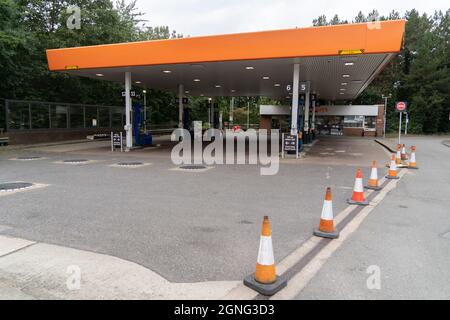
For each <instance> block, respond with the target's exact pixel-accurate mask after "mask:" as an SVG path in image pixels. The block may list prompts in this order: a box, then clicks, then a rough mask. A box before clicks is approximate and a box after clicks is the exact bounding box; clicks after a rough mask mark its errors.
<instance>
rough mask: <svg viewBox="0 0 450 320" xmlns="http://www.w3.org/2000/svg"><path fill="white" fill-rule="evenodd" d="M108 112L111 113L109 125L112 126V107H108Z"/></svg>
mask: <svg viewBox="0 0 450 320" xmlns="http://www.w3.org/2000/svg"><path fill="white" fill-rule="evenodd" d="M108 113H109V127H110V128H112V108H111V107H109V108H108Z"/></svg>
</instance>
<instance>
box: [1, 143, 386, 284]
mask: <svg viewBox="0 0 450 320" xmlns="http://www.w3.org/2000/svg"><path fill="white" fill-rule="evenodd" d="M95 145H96V144H95V143H94V144H92V143H91V144H88V149H86V150H82V148H80V146H78V145H71V146H61V147H58V146H54V147H45V148H43V149H42V150H41V151H40V149H39V148H38V149H33V150H23V151H20V150H19V151H12V152H9V153H1V154H0V159H1V160H0V166H1V171H0V181H1V182H4V181H18V180H19V181H30V182H38V183H43V184H48V185H49V186H48V187H45V188H41V189H38V190H31V191H25V192H21V193H17V194H12V195H6V196H3V197H0V203H1V205H0V234H3V235H9V236H15V237H19V238H23V239H28V240H32V241H39V242H45V243H49V244H57V245H62V246H68V247H72V248H76V249H82V250H88V251H93V252H98V253H104V254H108V255H112V256H116V257H119V258H122V259H125V260H129V261H132V262H136V263H138V264H140V265H142V266H145V267H147V268H149V269H151V270H153V271H155V272H157V273H158V274H160V275H162V276H163V277H164V278H166V279H168V280H169V281H174V282H198V281H212V280H219V281H223V280H242V279H243V277H244V276H246V275H247V274H249V273H251V272H253V271H254V266H255V263H256V256H257V251H258V244H259V236H260V231H261V222H262V217H263V216H264V215H269V216H270V218H271V222H272V229H273V236H274V248H275V257H276V260H277V261H281V259H282V258H284V257H286V256H287V255H289V254H290V253H291V252H293V251H294V250H295V249H296V248H297V247H298V246H299V245H301V244H302V243H303V242H304V241H305V240H306V239H308V238H309V237H311V234H312V230H313V229H314V228H315V227H317V225H318V222H319V219H320V212H321V207H322V204H323V197H324V192H325V188H326V187H327V186H331V187H332V188H333V196H334V208H335V210H336V212H339V211H340V210H342V209H343V208H345V207H346V206H347V204H346V199H347V198H348V197H349V196H350V195H351V188H352V186H353V183H354V177H355V172H356V168H357V167H359V166H362V168H363V169H364V172H365V174H366V175H368V173H369V166H370V161H371V160H372V159H376V160H379V161H382V160H383V159H387V155H386V154H385V152H384V150H383V149H382V148H381V147H380V146H379V145H378V144H376V143H375V142H374V141H373V140H370V139H362V138H359V139H358V138H345V137H334V138H333V137H329V138H323V139H321V140H320V141H319V142H318V143H317V144H316V145H315V146H314V147H313V148H312V150H311V152H312V155H311V159H309V160H308V157H307V158H306V159H305V160H298V161H296V160H295V159H294V162H292V161H291V160H286V161H285V162H282V163H281V167H280V171H279V173H278V174H277V175H275V176H261V175H260V172H259V167H257V166H248V165H244V166H242V165H241V166H238V165H222V166H215V167H214V168H213V169H211V170H208V171H205V172H202V173H189V172H180V171H174V170H172V169H173V168H174V165H173V164H172V163H171V161H170V157H169V155H170V153H169V152H170V149H164V150H159V149H155V150H149V151H148V152H147V151H142V152H136V153H134V152H133V153H127V154H119V153H114V154H111V153H110V152H109V150H108V148H107V147H103V148H98V149H95V148H92V146H95ZM58 150H60V152H58ZM314 150H318V151H319V150H324V152H326V153H327V155H326V157H325V156H324V157H323V159H322V158H321V157H320V156H317V157H316V156H314ZM334 150H336V151H340V152H333V151H334ZM50 151H52V152H50ZM61 151H62V152H61ZM29 153H38V154H41V155H42V156H44V157H46V159H42V160H34V161H13V160H9V159H11V158H13V157H14V156H17V155H18V154H22V155H24V154H29ZM319 153H320V152H319ZM332 153H334V154H335V155H334V156H335V160H336V163H335V164H334V165H333V164H332V160H333V155H331V154H332ZM373 157H375V158H373ZM70 158H86V159H89V160H95V161H96V162H91V163H89V164H87V165H68V164H61V163H57V162H58V161H61V160H64V159H70ZM124 159H127V160H129V161H136V160H137V161H145V162H151V163H152V165H149V166H146V167H142V168H137V169H124V168H113V167H110V166H109V165H111V164H114V163H117V161H123V160H124ZM321 159H322V160H323V163H322V161H321ZM325 160H326V161H325Z"/></svg>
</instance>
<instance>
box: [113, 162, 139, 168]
mask: <svg viewBox="0 0 450 320" xmlns="http://www.w3.org/2000/svg"><path fill="white" fill-rule="evenodd" d="M117 165H118V166H122V167H132V166H142V165H143V163H142V162H120V163H118V164H117Z"/></svg>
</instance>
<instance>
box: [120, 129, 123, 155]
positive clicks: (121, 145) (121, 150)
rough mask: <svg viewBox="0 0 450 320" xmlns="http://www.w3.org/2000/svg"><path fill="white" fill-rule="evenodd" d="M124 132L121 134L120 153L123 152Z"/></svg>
mask: <svg viewBox="0 0 450 320" xmlns="http://www.w3.org/2000/svg"><path fill="white" fill-rule="evenodd" d="M122 136H123V135H122V132H120V152H123V137H122Z"/></svg>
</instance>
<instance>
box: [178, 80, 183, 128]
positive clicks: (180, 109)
mask: <svg viewBox="0 0 450 320" xmlns="http://www.w3.org/2000/svg"><path fill="white" fill-rule="evenodd" d="M183 94H184V87H183V85H182V84H179V85H178V128H183Z"/></svg>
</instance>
